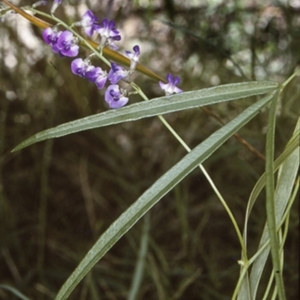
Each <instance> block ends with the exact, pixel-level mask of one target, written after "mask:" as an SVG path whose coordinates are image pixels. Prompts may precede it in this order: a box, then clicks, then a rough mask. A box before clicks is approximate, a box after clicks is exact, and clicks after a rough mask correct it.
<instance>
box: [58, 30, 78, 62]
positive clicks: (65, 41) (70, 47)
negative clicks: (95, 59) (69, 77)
mask: <svg viewBox="0 0 300 300" xmlns="http://www.w3.org/2000/svg"><path fill="white" fill-rule="evenodd" d="M76 42H77V40H76V38H75V37H74V36H73V33H72V32H70V31H68V30H65V31H62V33H61V34H60V35H59V37H58V40H57V46H58V49H59V54H60V55H62V56H69V57H75V56H77V55H78V52H79V46H78V45H77V44H76Z"/></svg>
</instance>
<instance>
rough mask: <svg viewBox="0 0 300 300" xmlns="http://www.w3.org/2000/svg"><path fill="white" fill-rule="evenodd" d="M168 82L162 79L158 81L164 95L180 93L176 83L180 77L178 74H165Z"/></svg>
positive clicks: (180, 90)
mask: <svg viewBox="0 0 300 300" xmlns="http://www.w3.org/2000/svg"><path fill="white" fill-rule="evenodd" d="M166 78H167V81H168V83H164V82H162V81H160V82H159V85H160V87H161V88H162V89H163V90H164V91H165V93H166V95H171V94H174V93H175V94H177V93H181V92H182V89H180V88H178V87H177V86H176V85H177V84H179V82H180V78H179V77H178V76H173V75H172V74H168V75H167V77H166Z"/></svg>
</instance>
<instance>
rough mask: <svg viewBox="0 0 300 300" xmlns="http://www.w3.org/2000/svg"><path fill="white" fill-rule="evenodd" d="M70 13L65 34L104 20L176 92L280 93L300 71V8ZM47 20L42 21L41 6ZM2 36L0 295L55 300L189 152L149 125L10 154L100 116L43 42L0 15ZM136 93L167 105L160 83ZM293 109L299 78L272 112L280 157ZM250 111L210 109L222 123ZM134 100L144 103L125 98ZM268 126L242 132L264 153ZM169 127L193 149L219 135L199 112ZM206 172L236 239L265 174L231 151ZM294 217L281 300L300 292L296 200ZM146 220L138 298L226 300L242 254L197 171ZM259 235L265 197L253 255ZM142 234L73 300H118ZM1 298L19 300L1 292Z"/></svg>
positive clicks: (251, 158)
mask: <svg viewBox="0 0 300 300" xmlns="http://www.w3.org/2000/svg"><path fill="white" fill-rule="evenodd" d="M50 2H51V1H50ZM65 2H66V4H64V5H63V6H62V7H60V8H59V10H58V11H57V15H58V17H60V18H61V19H63V20H65V21H67V20H69V22H70V23H71V22H73V21H76V20H78V19H79V18H80V16H81V15H82V13H84V12H85V10H86V9H87V8H90V9H91V10H92V11H93V12H94V13H95V14H96V15H97V16H99V18H100V19H102V18H104V17H106V18H113V19H114V20H115V21H116V23H117V26H118V28H120V29H121V31H122V33H123V34H124V40H123V41H122V43H121V44H120V47H121V51H123V50H124V49H131V48H132V46H133V45H135V44H137V43H138V44H139V45H140V47H141V50H142V57H141V63H142V64H144V65H145V66H147V67H149V68H150V69H152V70H154V71H155V72H156V73H158V74H160V75H161V76H163V77H164V76H165V75H166V74H167V73H168V72H172V73H174V74H176V75H179V76H181V80H182V81H181V82H182V83H181V85H180V87H181V88H183V89H184V90H185V91H187V90H196V89H200V88H204V87H209V86H214V85H218V84H225V83H232V82H241V81H248V80H274V81H277V82H279V83H282V82H283V81H284V80H285V79H286V78H287V77H288V76H289V75H291V74H292V73H293V72H294V70H295V68H296V67H297V65H299V63H300V51H299V46H300V44H299V41H300V14H299V12H300V6H299V5H298V6H297V3H296V2H297V1H266V2H265V3H264V4H261V2H258V1H257V2H256V1H184V4H182V1H175V0H174V1H172V0H165V1H162V0H158V1H101V3H99V1H92V0H91V1H65ZM14 4H15V5H19V6H23V5H27V4H31V2H30V1H19V3H18V2H17V1H15V2H14ZM42 9H45V11H47V12H48V11H49V5H48V6H47V7H45V8H42ZM0 36H1V38H0V56H1V73H0V76H1V78H0V151H1V152H0V153H1V156H0V205H1V208H0V247H1V253H0V284H7V285H9V286H12V287H14V288H16V289H17V290H19V291H21V292H22V293H24V294H25V295H26V296H27V297H29V298H30V299H53V297H54V296H55V294H56V293H57V291H58V289H59V288H60V287H61V285H62V284H63V282H64V281H65V280H66V278H67V277H68V276H69V275H70V273H71V272H72V271H73V270H74V268H75V267H76V266H77V264H78V262H79V261H80V260H81V259H82V257H83V256H84V255H85V254H86V252H87V251H88V249H90V247H91V246H92V245H93V244H94V242H95V241H96V240H97V238H98V237H99V236H100V235H101V233H103V232H104V231H105V229H106V228H107V227H108V226H109V225H110V224H111V223H112V222H113V221H114V220H115V219H116V218H117V217H118V216H119V215H120V214H121V213H122V212H123V211H124V210H125V209H126V208H127V207H128V206H129V205H130V204H131V203H133V201H134V200H136V199H137V198H138V196H139V195H140V194H142V193H143V192H144V191H145V190H146V189H147V188H148V187H149V186H151V184H153V182H154V181H155V180H156V179H158V178H159V177H160V176H161V175H162V174H163V173H164V172H165V171H167V170H168V169H169V168H170V167H171V166H173V165H174V164H175V163H176V162H177V161H179V160H180V159H181V158H182V157H183V155H184V154H185V152H184V150H183V148H182V146H180V145H179V144H178V142H177V141H176V140H175V139H174V138H173V137H172V136H171V135H170V134H169V132H168V131H167V130H166V129H165V128H164V127H163V125H162V124H161V123H160V121H159V120H158V119H157V118H151V119H144V120H140V121H136V122H129V123H125V124H121V125H116V126H111V127H104V128H101V129H96V130H90V131H86V132H81V133H77V134H74V135H70V136H67V137H64V138H59V139H55V140H48V141H46V142H43V143H39V144H36V145H33V146H31V147H29V148H26V149H24V150H22V151H19V152H15V153H10V151H11V150H12V148H14V147H15V146H16V145H17V144H18V143H20V142H21V141H23V140H24V139H25V138H27V137H29V136H31V135H32V134H34V133H36V132H39V131H41V130H43V129H46V128H49V127H53V126H55V125H58V124H62V123H65V122H68V121H71V120H74V119H77V118H80V117H83V116H89V115H91V114H94V113H97V112H101V111H104V110H107V107H106V106H105V104H104V100H103V94H102V93H101V92H99V91H98V90H97V89H96V87H94V85H93V84H90V83H88V82H87V81H85V80H82V79H81V78H79V77H78V76H77V77H76V76H73V74H72V73H71V71H70V59H68V58H64V59H62V58H59V57H58V56H56V55H54V54H53V53H51V50H50V49H49V47H48V46H47V45H45V44H44V43H43V41H42V40H41V30H40V29H38V28H36V27H34V26H33V25H30V24H29V23H28V22H27V21H26V20H24V19H23V18H22V17H20V16H17V15H14V14H10V15H6V16H5V19H4V22H2V23H1V26H0ZM135 82H136V83H137V84H138V85H140V86H141V88H142V89H143V90H144V92H145V94H146V95H147V96H148V97H149V98H153V97H158V96H161V95H162V93H161V91H160V90H159V87H158V84H157V82H154V81H153V80H151V79H149V78H147V77H145V76H144V75H141V74H136V80H135ZM299 96H300V87H299V79H295V80H293V81H292V82H291V83H290V86H289V89H287V90H285V93H284V94H283V97H282V99H281V105H282V106H281V109H280V110H278V112H277V114H278V119H277V128H276V153H275V155H276V154H278V153H280V152H282V150H283V148H284V146H285V144H286V142H287V141H288V139H289V138H290V136H291V134H292V132H293V130H294V127H295V123H296V119H297V117H298V116H299V112H300V111H299ZM253 100H254V99H245V100H243V101H239V102H230V103H225V104H219V105H214V106H211V107H210V108H211V109H212V110H213V111H214V112H215V113H217V114H218V115H219V116H220V117H221V119H222V120H223V121H224V122H228V120H231V119H232V118H233V117H234V116H236V115H237V114H238V113H239V112H241V111H242V110H243V109H244V108H245V107H246V106H248V105H249V103H251V102H253ZM136 101H140V99H139V98H138V97H133V98H132V99H131V103H132V102H136ZM266 117H267V112H266V111H262V112H261V114H259V115H258V116H257V117H256V118H255V119H254V120H253V121H252V122H250V123H249V124H248V126H247V127H246V128H244V129H243V130H242V131H241V132H240V134H241V135H242V136H243V137H244V138H245V139H246V140H247V141H248V142H250V143H251V144H252V145H253V146H254V147H255V148H256V149H257V150H258V151H260V152H261V153H264V147H265V133H266ZM166 119H167V120H168V121H169V122H170V123H171V125H172V126H173V127H174V129H175V130H176V131H177V132H178V133H179V134H180V135H181V136H182V137H183V139H184V140H185V141H186V142H187V144H188V145H189V146H190V147H191V148H193V147H194V146H195V145H197V144H198V143H199V142H201V141H202V140H204V139H205V138H206V137H208V136H209V135H210V134H211V133H212V132H214V131H215V130H216V129H217V128H219V126H220V125H219V124H218V122H217V121H216V120H215V119H214V118H212V117H210V116H208V115H207V114H205V113H204V112H203V111H202V110H200V109H196V110H191V111H185V112H180V113H173V114H170V115H167V116H166ZM204 166H205V168H206V169H207V171H208V172H209V173H210V175H211V177H212V178H213V180H214V182H215V183H216V185H217V186H218V188H219V189H220V191H221V193H222V195H223V196H224V198H225V199H226V201H227V203H228V205H229V206H230V208H231V209H232V211H233V213H234V216H235V218H236V219H237V221H238V222H239V226H240V228H242V227H243V220H244V217H245V209H246V205H247V201H248V198H249V194H250V192H251V190H252V188H253V185H254V184H255V182H256V181H257V180H258V178H259V176H260V175H261V174H262V172H263V171H264V161H263V160H262V159H261V158H259V157H257V156H256V155H254V154H253V153H251V152H249V151H248V150H247V149H246V148H245V147H244V146H242V145H241V144H239V143H238V142H237V141H236V140H235V139H234V138H232V139H230V140H229V141H228V142H227V143H226V144H225V145H223V146H222V147H221V149H219V150H218V151H217V152H216V153H215V154H214V155H213V156H212V157H211V158H209V159H208V160H207V161H206V162H205V164H204ZM294 208H295V209H293V210H292V211H291V216H290V227H289V233H288V238H287V242H286V248H285V268H284V278H285V280H286V281H285V284H286V293H287V298H288V299H297V295H298V293H299V286H298V281H299V276H298V265H299V254H298V253H299V233H298V230H297V229H298V226H299V215H298V210H299V201H296V203H295V207H294ZM149 214H150V228H149V231H150V237H149V249H148V252H147V258H146V266H145V272H144V278H143V283H142V286H141V289H140V291H139V296H138V299H230V297H231V295H232V291H233V289H234V287H235V285H236V281H237V278H238V276H239V265H238V263H237V261H238V260H239V259H240V248H239V243H238V240H237V238H236V235H235V232H234V229H233V227H232V224H231V223H230V221H229V218H228V215H227V213H226V212H225V210H224V208H223V206H222V205H221V204H220V203H219V200H218V199H217V197H216V196H215V194H214V193H213V191H212V190H211V187H210V186H209V184H208V183H207V181H206V179H205V178H204V176H203V175H202V173H201V172H200V170H198V169H197V170H195V171H194V172H193V173H192V174H190V175H189V176H188V177H187V178H186V179H185V180H184V181H183V182H182V183H181V184H180V185H179V186H177V187H176V189H174V190H173V191H172V192H170V193H169V194H168V195H167V196H165V197H164V199H163V200H162V201H161V202H160V203H158V204H157V205H156V206H155V207H154V208H153V209H152V210H151V212H150V213H149ZM264 223H265V202H264V194H262V195H261V198H260V201H258V202H257V203H256V204H255V206H254V211H253V213H252V215H251V219H250V223H249V231H250V237H251V239H250V240H249V245H248V247H249V248H250V253H251V249H252V248H253V252H254V251H255V250H256V248H257V246H258V242H259V238H260V235H261V232H262V229H263V226H264ZM142 230H143V222H139V223H137V225H136V226H134V227H133V229H131V230H130V231H129V232H128V233H127V234H126V235H125V237H123V238H122V239H121V240H120V241H119V242H118V243H117V244H116V245H115V246H114V247H113V248H112V249H111V250H110V251H109V252H108V254H107V255H105V257H104V258H103V259H102V260H101V261H100V262H99V263H98V264H97V265H96V267H95V268H94V269H93V271H92V272H91V273H90V274H89V275H88V276H87V277H86V278H85V279H84V280H83V282H82V283H81V284H80V285H79V287H78V288H77V289H76V290H75V292H74V293H73V294H72V296H71V297H70V299H125V298H126V297H127V295H128V291H129V288H130V285H131V280H132V275H133V271H134V267H135V263H136V260H137V255H138V249H139V244H140V236H141V232H142ZM267 279H268V277H266V280H267ZM264 286H265V285H264V281H263V283H262V287H264ZM262 293H263V291H262V290H260V294H259V296H258V299H260V297H261V295H262ZM0 299H17V297H15V298H14V296H12V294H11V293H9V292H8V291H6V290H1V289H0Z"/></svg>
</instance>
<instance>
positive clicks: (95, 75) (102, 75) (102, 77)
mask: <svg viewBox="0 0 300 300" xmlns="http://www.w3.org/2000/svg"><path fill="white" fill-rule="evenodd" d="M86 78H87V79H88V80H90V81H92V82H94V83H95V84H96V86H97V88H98V89H99V90H100V89H102V88H103V87H104V85H105V83H106V81H107V73H106V71H104V70H102V69H101V68H100V67H94V68H93V69H90V70H87V72H86Z"/></svg>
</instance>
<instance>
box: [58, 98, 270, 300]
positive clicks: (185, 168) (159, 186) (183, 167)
mask: <svg viewBox="0 0 300 300" xmlns="http://www.w3.org/2000/svg"><path fill="white" fill-rule="evenodd" d="M272 97H273V95H269V96H266V97H264V98H263V99H261V100H259V101H257V102H256V103H254V104H252V105H251V106H250V107H249V108H247V109H246V110H245V111H243V112H242V113H241V114H240V115H238V116H237V117H236V118H235V119H233V120H232V121H230V122H229V123H228V124H226V125H225V126H223V127H222V128H220V129H219V130H217V131H216V132H215V133H213V134H212V135H211V136H210V137H208V138H207V139H206V140H205V141H204V142H202V143H201V144H199V145H198V146H197V147H196V148H195V149H193V150H192V151H191V152H190V153H188V154H187V155H186V156H185V157H184V158H183V159H181V160H180V161H179V162H178V163H177V164H176V165H175V166H173V167H172V168H171V169H170V170H169V171H167V172H166V173H165V174H164V175H163V176H162V177H160V178H159V179H158V180H157V181H156V182H155V183H154V184H153V185H152V186H151V187H150V188H149V189H148V190H147V191H146V192H144V194H143V195H141V197H140V198H139V199H138V200H137V201H136V202H135V203H133V204H132V205H131V206H130V207H129V208H128V209H127V210H126V211H125V212H124V213H123V214H122V215H121V216H120V217H119V218H118V219H117V220H116V221H115V222H114V223H113V224H112V225H111V226H110V227H109V228H108V229H107V230H106V231H105V232H104V233H103V234H102V236H101V237H100V238H99V239H98V241H97V242H96V243H95V244H94V246H93V247H92V248H91V249H90V250H89V252H88V253H87V255H86V256H85V257H84V258H83V260H82V261H81V262H80V264H79V265H78V266H77V268H76V269H75V271H74V272H73V273H72V274H71V276H70V277H69V278H68V279H67V281H66V282H65V284H64V285H63V286H62V288H61V290H60V291H59V292H58V294H57V296H56V298H55V299H56V300H62V299H67V297H68V296H69V295H70V294H71V292H72V291H73V290H74V288H75V287H76V286H77V285H78V283H79V282H80V281H81V280H82V279H83V277H84V276H85V275H86V274H87V273H88V272H89V270H90V269H91V268H92V267H93V266H94V265H95V264H96V263H97V262H98V261H99V260H100V259H101V258H102V257H103V256H104V255H105V253H106V252H107V251H108V250H109V249H110V248H111V247H112V246H113V245H114V244H115V243H116V242H117V241H118V240H119V239H120V238H121V237H122V236H123V235H124V234H125V233H126V232H127V231H128V230H129V229H130V228H131V227H132V226H133V225H134V224H135V223H136V222H137V221H138V220H139V219H140V218H141V217H142V216H143V215H144V214H145V213H146V212H147V211H148V210H150V209H151V207H153V205H155V204H156V203H157V202H158V201H159V200H160V199H161V198H162V197H163V196H164V195H165V194H166V193H168V192H169V191H170V190H171V189H172V188H173V187H174V186H176V185H177V184H178V183H179V182H180V181H181V180H183V179H184V178H185V177H186V176H187V175H188V174H189V173H190V172H191V171H192V170H194V169H195V168H196V167H197V166H198V165H199V164H201V163H202V162H203V161H205V160H206V159H207V158H208V157H209V156H210V155H211V154H212V153H213V152H214V151H216V150H217V149H218V148H219V147H220V146H221V145H222V144H223V143H224V142H225V141H226V140H227V139H228V138H230V137H231V136H232V135H233V134H234V133H235V132H236V131H238V130H239V129H240V128H241V127H243V126H244V125H245V124H247V123H248V122H249V121H250V120H251V119H252V118H253V117H254V116H255V115H257V114H258V113H259V111H260V110H261V109H262V108H264V107H265V106H266V105H267V104H268V103H269V101H270V100H271V99H272Z"/></svg>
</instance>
